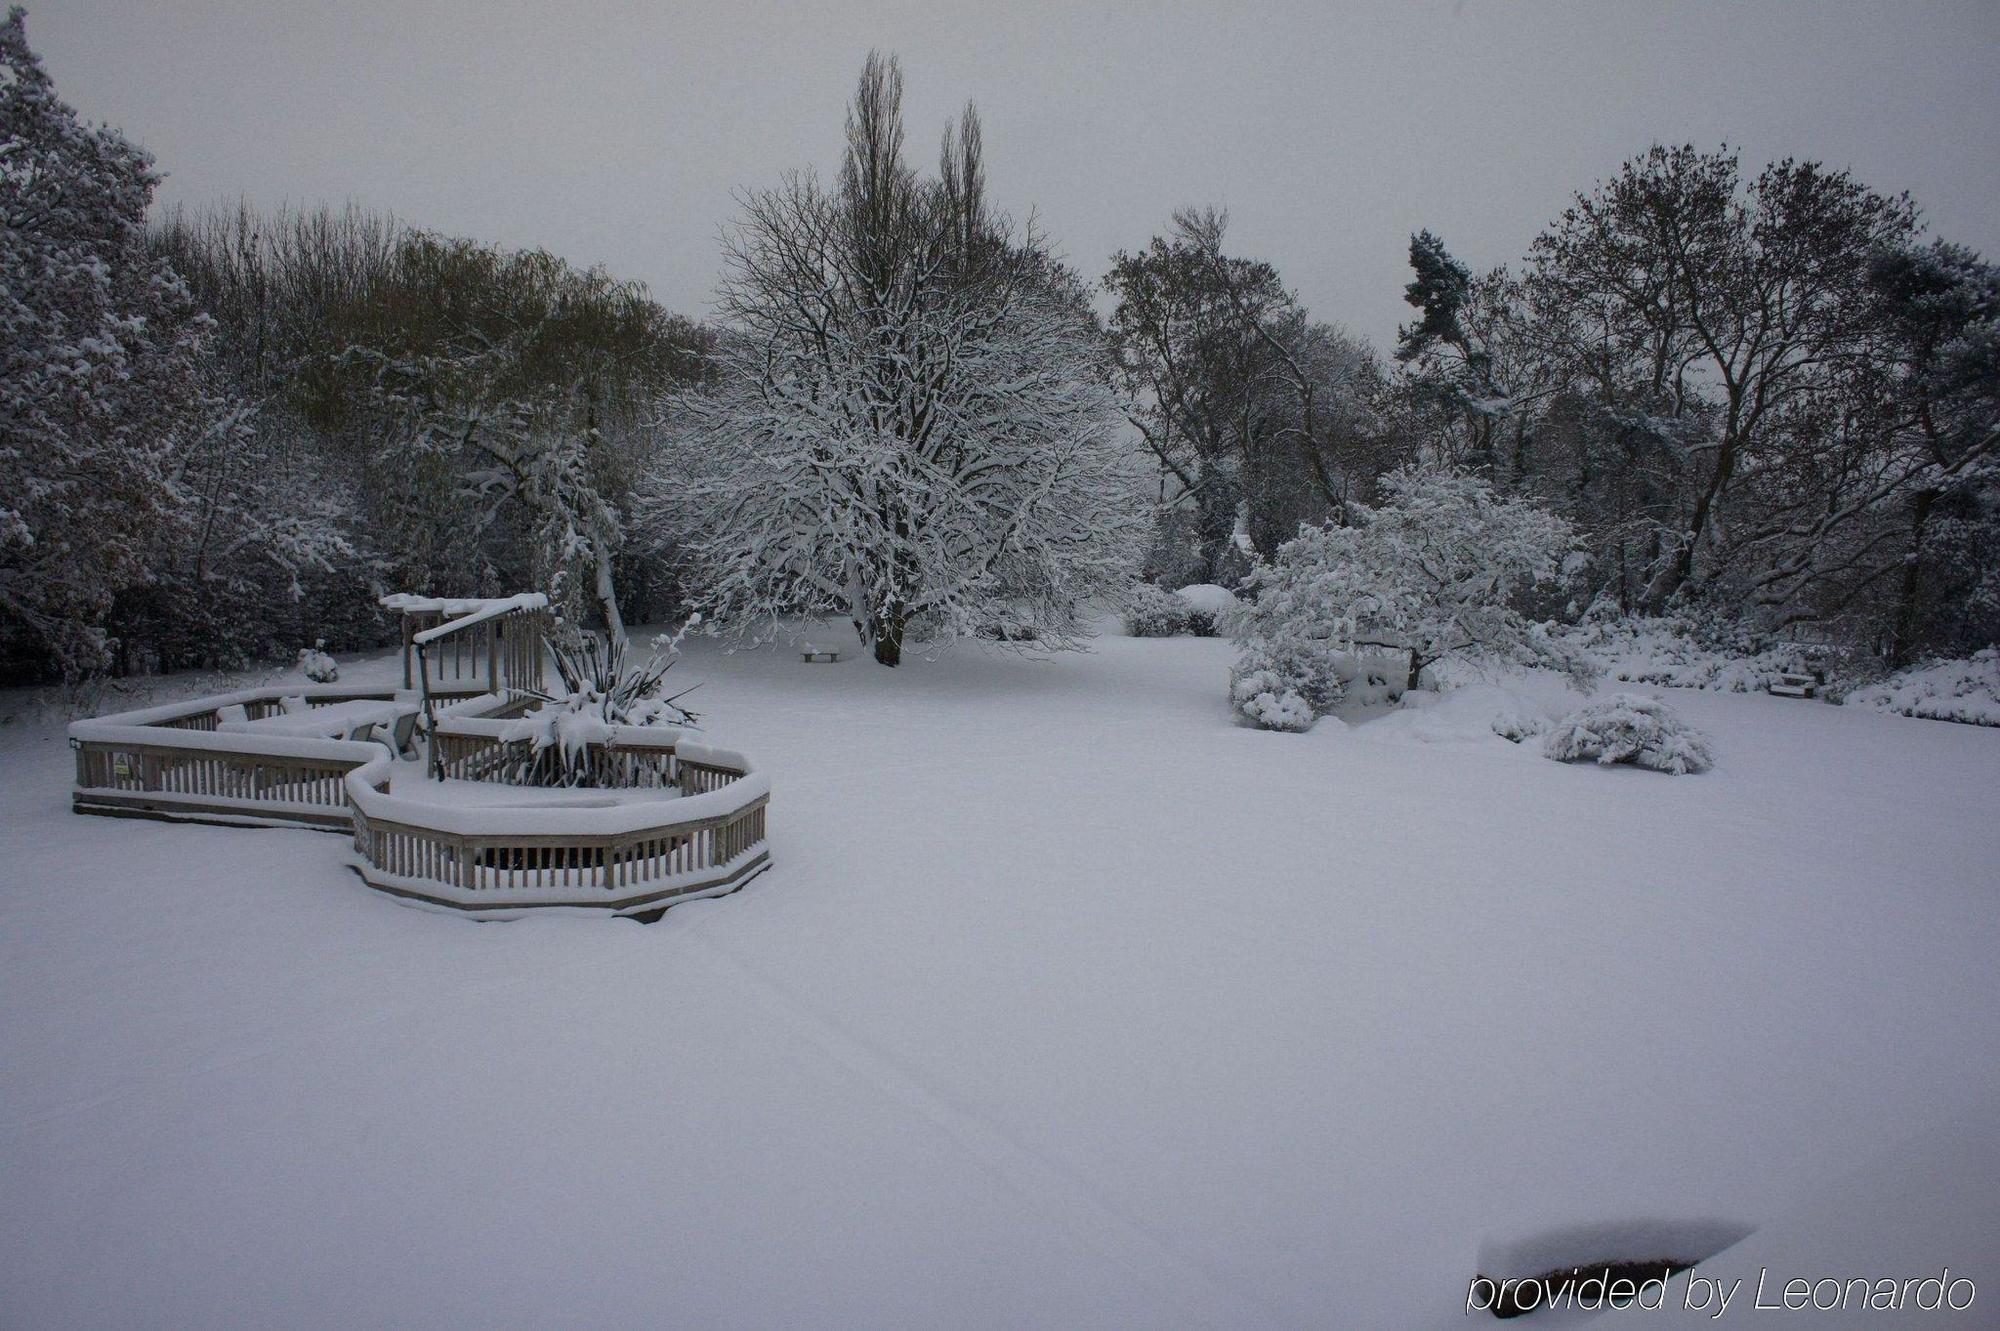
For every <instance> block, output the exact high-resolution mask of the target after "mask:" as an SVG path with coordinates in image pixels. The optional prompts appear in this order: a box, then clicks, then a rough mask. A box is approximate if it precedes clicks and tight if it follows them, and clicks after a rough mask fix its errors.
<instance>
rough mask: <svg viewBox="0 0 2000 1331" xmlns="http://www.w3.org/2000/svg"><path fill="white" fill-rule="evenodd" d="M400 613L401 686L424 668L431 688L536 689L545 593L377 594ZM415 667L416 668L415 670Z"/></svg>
mask: <svg viewBox="0 0 2000 1331" xmlns="http://www.w3.org/2000/svg"><path fill="white" fill-rule="evenodd" d="M381 604H382V607H383V608H384V609H385V610H392V611H395V612H396V613H397V614H400V615H401V616H402V617H403V687H404V688H406V689H408V688H416V687H418V686H419V684H421V683H422V681H421V680H420V679H419V677H418V676H419V674H420V673H422V672H423V671H427V672H428V675H429V678H430V683H431V689H430V691H431V692H433V693H436V692H439V691H446V692H449V691H450V690H451V689H452V688H453V687H454V686H459V687H464V686H469V685H473V684H477V685H479V686H481V687H482V688H485V689H506V688H514V689H539V688H541V687H542V682H543V674H542V670H543V646H544V644H545V643H546V642H547V640H548V632H549V622H550V619H549V598H548V597H546V596H544V595H542V594H541V593H540V592H525V593H522V594H521V595H519V596H501V597H491V596H484V597H481V596H472V597H444V596H413V595H411V594H409V593H407V592H395V593H392V594H390V595H388V596H384V597H382V598H381ZM420 667H421V670H420Z"/></svg>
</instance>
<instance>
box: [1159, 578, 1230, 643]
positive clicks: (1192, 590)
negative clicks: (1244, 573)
mask: <svg viewBox="0 0 2000 1331" xmlns="http://www.w3.org/2000/svg"><path fill="white" fill-rule="evenodd" d="M1174 595H1175V596H1177V597H1179V598H1180V599H1181V600H1182V601H1183V602H1185V603H1186V605H1187V608H1188V632H1190V633H1192V634H1194V636H1195V637H1197V638H1213V637H1215V636H1217V635H1218V634H1224V633H1227V634H1234V633H1235V632H1236V627H1237V622H1238V617H1239V616H1240V615H1241V614H1242V613H1243V602H1241V601H1239V600H1238V599H1236V593H1235V592H1232V591H1230V590H1229V589H1228V588H1227V587H1221V586H1218V585H1216V584H1215V583H1212V582H1197V583H1195V584H1193V585H1192V586H1188V587H1183V588H1181V589H1180V590H1179V591H1177V592H1175V593H1174Z"/></svg>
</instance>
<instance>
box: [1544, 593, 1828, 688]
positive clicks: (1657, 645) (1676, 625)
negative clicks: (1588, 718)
mask: <svg viewBox="0 0 2000 1331" xmlns="http://www.w3.org/2000/svg"><path fill="white" fill-rule="evenodd" d="M1563 637H1564V640H1565V641H1566V642H1567V643H1568V644H1569V645H1570V646H1571V648H1572V649H1574V650H1576V651H1579V652H1587V653H1588V654H1590V655H1591V656H1593V657H1595V658H1596V659H1597V660H1598V661H1599V662H1600V663H1601V664H1602V666H1603V670H1604V673H1605V675H1606V677H1607V678H1610V679H1613V680H1617V681H1619V682H1620V683H1627V684H1647V685H1651V686H1654V687H1661V688H1673V689H1715V690H1718V691H1721V692H1725V693H1758V692H1762V691H1763V690H1765V689H1767V688H1769V687H1770V686H1771V685H1772V684H1774V683H1776V682H1777V681H1778V678H1779V676H1781V675H1787V674H1793V673H1797V672H1800V671H1812V670H1825V669H1830V668H1834V667H1837V665H1838V664H1839V663H1838V661H1837V659H1836V657H1835V654H1834V653H1833V651H1832V649H1830V648H1826V647H1821V646H1818V645H1806V644H1798V643H1778V642H1771V641H1769V640H1768V639H1759V638H1758V637H1756V636H1755V635H1753V634H1752V633H1750V631H1749V630H1747V629H1746V628H1744V627H1743V626H1742V625H1739V624H1735V623H1732V622H1730V621H1728V620H1726V619H1723V618H1721V617H1718V616H1714V615H1698V614H1693V613H1681V614H1674V615H1659V616H1646V615H1617V614H1612V615H1598V614H1592V615H1589V616H1586V617H1585V619H1584V621H1583V622H1582V623H1581V624H1578V625H1576V626H1575V627H1574V628H1571V629H1569V630H1567V631H1565V633H1564V634H1563Z"/></svg>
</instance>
